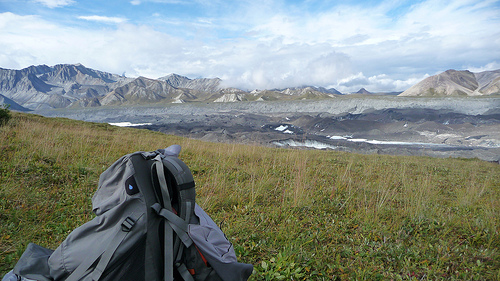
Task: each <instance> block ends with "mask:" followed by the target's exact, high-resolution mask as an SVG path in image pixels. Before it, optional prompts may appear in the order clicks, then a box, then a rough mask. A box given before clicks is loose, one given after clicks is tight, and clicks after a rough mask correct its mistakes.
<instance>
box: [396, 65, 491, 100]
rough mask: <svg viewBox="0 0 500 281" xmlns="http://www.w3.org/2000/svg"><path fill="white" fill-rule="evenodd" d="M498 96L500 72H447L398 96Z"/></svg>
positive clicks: (427, 79)
mask: <svg viewBox="0 0 500 281" xmlns="http://www.w3.org/2000/svg"><path fill="white" fill-rule="evenodd" d="M492 94H500V70H495V71H484V72H479V73H472V72H470V71H468V70H464V71H457V70H453V69H450V70H447V71H445V72H443V73H440V74H437V75H433V76H431V77H428V78H426V79H424V80H422V81H421V82H419V83H417V84H415V85H413V86H412V87H410V88H409V89H408V90H406V91H404V92H403V93H401V94H400V96H480V95H492Z"/></svg>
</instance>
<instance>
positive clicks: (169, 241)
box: [151, 154, 174, 281]
mask: <svg viewBox="0 0 500 281" xmlns="http://www.w3.org/2000/svg"><path fill="white" fill-rule="evenodd" d="M153 160H154V161H155V162H154V164H153V169H154V168H156V173H157V177H158V183H159V185H160V190H161V195H162V199H163V208H164V209H166V210H168V211H170V212H172V204H171V202H170V195H169V194H168V185H167V179H166V178H165V170H164V168H163V161H162V159H161V155H160V154H158V155H157V156H156V157H155V158H154V159H153ZM151 174H152V175H153V173H151ZM153 183H155V180H154V179H153ZM156 204H157V205H159V204H158V203H156ZM163 225H164V227H165V232H164V234H163V239H164V244H163V263H164V267H163V281H173V280H174V254H173V253H174V240H173V238H174V237H173V236H174V232H173V229H172V226H171V225H170V223H164V224H163Z"/></svg>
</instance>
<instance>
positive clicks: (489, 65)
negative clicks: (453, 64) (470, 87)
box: [466, 61, 500, 72]
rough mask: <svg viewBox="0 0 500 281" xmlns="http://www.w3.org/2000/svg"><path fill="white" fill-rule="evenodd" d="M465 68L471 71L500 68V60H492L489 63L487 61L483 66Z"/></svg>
mask: <svg viewBox="0 0 500 281" xmlns="http://www.w3.org/2000/svg"><path fill="white" fill-rule="evenodd" d="M466 69H468V70H470V71H471V72H482V71H491V70H497V69H500V62H497V61H493V62H490V63H487V64H486V65H483V66H479V67H477V66H469V67H466Z"/></svg>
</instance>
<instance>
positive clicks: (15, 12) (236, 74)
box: [0, 0, 500, 92]
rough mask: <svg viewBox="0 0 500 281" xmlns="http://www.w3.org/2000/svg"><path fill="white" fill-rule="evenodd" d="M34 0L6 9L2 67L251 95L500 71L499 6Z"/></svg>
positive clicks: (0, 23) (0, 21)
mask: <svg viewBox="0 0 500 281" xmlns="http://www.w3.org/2000/svg"><path fill="white" fill-rule="evenodd" d="M36 2H37V3H35V2H29V3H23V4H22V5H29V7H14V5H12V4H11V6H9V5H8V2H1V4H2V6H5V7H6V8H4V9H0V27H1V28H0V38H2V39H1V40H0V50H1V51H0V67H3V68H12V69H20V68H24V67H27V66H30V65H39V64H47V65H55V64H60V63H77V62H80V63H82V64H84V65H86V66H88V67H91V68H95V69H100V70H103V71H107V72H110V73H117V74H126V75H127V76H129V77H137V76H145V77H150V78H158V77H161V76H165V75H167V74H169V73H178V74H181V75H185V76H189V77H220V78H221V79H222V80H223V81H225V83H227V85H226V86H232V87H237V88H241V89H246V90H252V89H270V88H282V87H285V86H286V87H290V86H301V85H315V86H319V87H326V88H330V87H333V88H336V89H338V90H340V91H342V92H349V91H356V90H358V89H359V88H361V87H364V88H366V89H368V90H369V91H372V92H377V91H402V90H405V89H407V88H408V87H410V86H412V85H414V84H415V83H416V82H418V81H420V80H422V79H424V78H426V77H429V76H431V75H434V74H437V73H440V72H442V71H444V70H446V69H450V68H454V69H469V70H471V71H479V70H480V71H485V70H492V69H498V68H499V65H500V29H499V28H498V27H499V26H500V16H499V15H500V1H470V0H457V1H444V0H429V1H417V2H415V1H404V0H401V1H375V2H373V1H360V2H357V4H352V1H336V4H332V3H331V1H278V0H275V1H260V0H256V1H249V0H248V1H225V0H217V1H210V3H206V1H181V0H176V1H158V0H155V1H151V0H144V1H131V2H123V1H120V2H118V1H107V2H106V3H107V4H103V5H102V7H87V6H85V5H86V4H85V3H84V2H85V1H81V3H80V2H79V1H71V0H37V1H36ZM17 4H18V6H20V5H19V3H17ZM33 5H38V6H39V7H36V6H33ZM23 8H24V11H22V9H23Z"/></svg>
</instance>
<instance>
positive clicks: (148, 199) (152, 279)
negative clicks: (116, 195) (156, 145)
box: [130, 154, 163, 281]
mask: <svg viewBox="0 0 500 281" xmlns="http://www.w3.org/2000/svg"><path fill="white" fill-rule="evenodd" d="M152 158H153V157H152V155H150V154H148V155H143V154H135V155H132V157H131V158H130V159H131V161H132V164H133V166H134V170H135V173H134V178H135V181H136V183H137V186H138V187H139V191H140V192H141V194H142V196H143V198H144V201H145V203H146V206H152V205H153V204H154V203H157V202H159V198H157V196H156V193H155V191H154V189H153V183H152V177H151V167H152V164H153V163H154V161H152V160H150V159H152ZM146 216H147V217H146V219H147V222H146V225H147V235H146V247H145V248H146V249H145V258H144V269H145V275H144V280H148V281H160V280H162V278H163V276H162V270H163V263H162V262H161V260H162V251H161V250H162V249H161V244H160V224H161V220H159V219H157V215H156V214H155V212H154V210H152V209H151V208H147V209H146Z"/></svg>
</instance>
